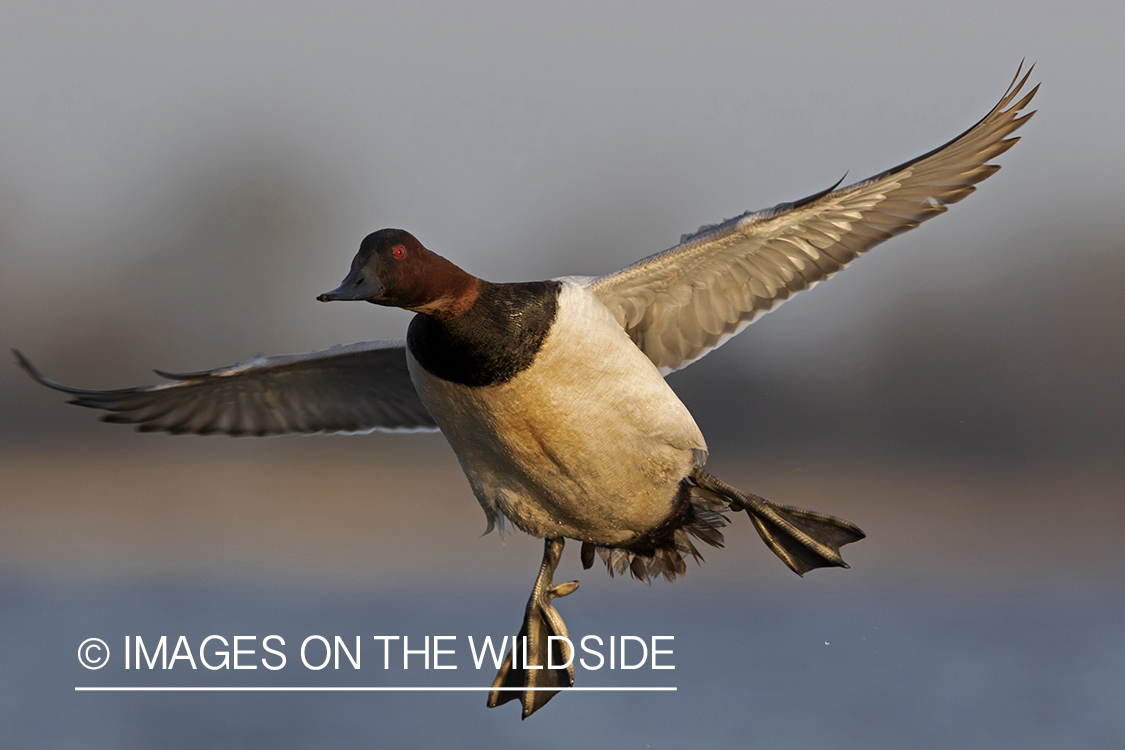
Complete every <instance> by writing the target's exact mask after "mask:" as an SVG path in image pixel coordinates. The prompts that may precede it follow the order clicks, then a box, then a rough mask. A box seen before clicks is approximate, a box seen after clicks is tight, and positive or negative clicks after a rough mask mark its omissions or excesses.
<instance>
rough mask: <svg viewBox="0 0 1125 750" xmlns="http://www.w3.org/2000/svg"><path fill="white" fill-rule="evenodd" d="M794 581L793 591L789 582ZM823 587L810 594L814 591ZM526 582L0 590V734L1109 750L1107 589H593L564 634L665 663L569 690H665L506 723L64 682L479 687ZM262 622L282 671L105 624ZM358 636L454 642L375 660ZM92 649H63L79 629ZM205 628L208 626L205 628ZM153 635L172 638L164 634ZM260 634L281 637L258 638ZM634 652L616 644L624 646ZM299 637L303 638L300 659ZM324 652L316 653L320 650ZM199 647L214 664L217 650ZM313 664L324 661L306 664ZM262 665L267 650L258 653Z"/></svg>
mask: <svg viewBox="0 0 1125 750" xmlns="http://www.w3.org/2000/svg"><path fill="white" fill-rule="evenodd" d="M790 592H791V593H790ZM818 592H819V590H818ZM526 593H527V592H526V591H523V590H515V589H512V588H510V587H507V586H505V587H494V588H482V589H481V590H480V592H478V593H471V592H467V591H464V590H459V591H444V590H432V589H430V590H426V591H424V593H421V594H420V593H413V592H410V591H406V590H401V589H367V590H361V591H342V590H340V591H329V592H324V591H316V590H311V589H309V588H307V587H301V588H297V589H290V588H286V587H281V586H277V585H273V586H265V585H263V586H253V585H249V584H238V585H230V586H218V585H202V584H195V585H193V584H183V583H180V584H161V585H157V584H155V583H148V584H130V585H124V584H121V585H94V586H85V587H80V586H77V585H75V584H60V583H48V584H45V583H41V582H36V583H34V584H33V583H28V582H8V583H6V584H3V585H0V599H2V600H3V602H4V605H3V612H4V615H3V618H2V620H0V644H2V650H0V746H2V747H13V748H15V747H18V748H39V747H43V748H48V747H49V748H85V749H97V748H107V749H109V748H113V749H114V750H123V749H128V748H156V747H159V748H200V747H206V748H227V747H230V748H235V747H238V748H242V747H268V748H307V747H333V748H353V747H355V748H359V747H363V748H370V747H385V746H392V747H437V746H451V747H469V748H477V747H479V748H495V747H508V746H518V747H531V748H536V747H543V748H551V747H560V748H562V747H565V748H574V747H588V746H594V747H607V746H621V747H640V748H644V747H654V748H662V747H738V748H747V747H749V748H787V749H794V750H797V749H801V748H827V747H831V748H853V747H854V748H884V747H886V748H912V749H919V750H921V749H924V748H992V749H995V748H1020V749H1021V750H1032V749H1034V748H1044V749H1050V750H1058V749H1059V748H1083V749H1086V750H1088V749H1093V748H1121V747H1125V591H1122V590H1121V589H1120V587H1110V586H1108V585H1107V586H1102V587H1101V588H1099V587H1097V586H1094V587H1091V588H1087V589H1083V590H1078V591H1076V590H1074V588H1073V587H1072V586H1063V585H1061V584H1059V585H1047V584H1045V585H1044V586H1043V587H1042V588H1040V589H1037V590H1028V589H1027V588H1026V587H1025V588H1024V589H1023V590H1022V591H1021V592H1019V593H1011V592H1004V591H1002V590H997V591H992V592H980V591H978V592H976V593H972V594H964V593H955V592H948V591H946V592H935V591H928V592H925V593H919V591H918V590H909V589H908V587H906V586H902V587H901V590H895V589H894V588H880V589H879V590H871V591H859V592H857V591H855V590H849V591H847V592H835V593H832V594H822V593H816V594H815V595H813V596H809V595H808V594H807V590H806V589H801V588H799V587H796V586H794V587H792V588H791V589H789V590H786V591H785V593H777V592H775V591H756V590H754V589H752V588H746V589H742V590H738V591H733V592H729V595H728V594H724V593H723V592H722V591H720V590H716V589H709V590H701V589H700V588H698V587H694V588H693V587H691V586H687V585H684V584H677V585H676V586H665V587H659V586H653V587H644V586H638V585H636V584H632V585H617V582H607V585H602V586H592V587H588V588H587V589H583V590H580V591H579V592H578V593H577V594H575V595H574V596H572V597H569V598H567V599H564V600H560V601H559V609H560V611H561V612H562V613H563V616H564V617H565V619H566V621H567V624H568V626H569V628H570V632H571V634H572V635H574V636H578V637H580V636H582V635H586V634H597V635H600V636H610V635H616V636H620V635H636V636H639V637H644V638H646V639H647V638H649V637H651V636H653V635H672V636H674V637H675V639H674V641H671V642H662V643H667V644H670V646H671V648H672V650H673V654H672V655H670V656H667V657H664V656H662V657H661V658H662V659H665V660H666V661H667V662H669V663H672V664H674V665H675V667H676V669H675V670H651V669H648V668H642V669H637V670H631V671H622V670H614V671H610V670H608V669H603V670H600V671H589V670H582V669H580V670H579V672H578V684H579V685H587V686H593V685H633V686H636V685H665V686H676V687H677V688H678V690H677V692H674V693H570V694H564V695H559V696H556V697H555V698H554V700H553V701H552V702H551V703H550V704H549V705H548V706H547V707H546V708H544V709H543V710H541V711H540V712H539V713H538V714H536V715H534V716H532V717H531V718H530V719H528V720H527V721H524V722H521V721H520V720H519V717H518V710H517V708H516V706H515V705H512V704H509V705H506V706H502V707H500V708H497V709H487V708H485V706H484V702H485V695H484V694H483V693H317V694H309V693H299V694H294V693H206V694H201V693H191V694H185V693H80V692H75V691H74V687H75V686H79V685H86V686H94V685H199V686H202V685H225V686H234V685H422V686H434V685H487V684H489V683H490V682H491V679H492V676H493V673H494V670H493V669H492V667H491V665H488V666H486V667H485V668H483V669H481V670H480V671H477V670H476V669H475V668H474V667H473V664H472V659H471V658H470V655H469V653H468V646H467V636H468V635H473V636H475V637H477V638H478V639H479V638H480V637H481V636H484V635H492V636H494V637H497V638H499V637H502V636H504V635H510V634H512V633H514V632H515V631H516V629H518V626H519V618H520V616H521V614H522V606H523V601H524V597H525V596H526ZM138 634H139V635H141V636H142V637H143V638H145V639H146V642H147V643H148V644H149V645H152V644H155V642H156V639H157V638H158V637H159V636H160V635H168V636H170V637H171V638H172V640H173V641H174V640H175V639H176V638H177V637H178V636H179V635H185V636H186V640H187V643H188V645H190V646H191V647H192V648H193V649H194V651H193V657H195V658H198V650H197V649H198V645H199V644H200V643H201V641H202V640H203V638H205V637H206V636H208V635H211V634H218V635H223V636H224V637H226V638H227V639H228V642H229V640H230V639H231V638H233V636H235V635H254V636H257V640H255V641H243V642H242V643H243V645H244V647H254V646H256V647H257V650H256V651H255V653H254V654H252V655H251V656H250V657H249V658H244V660H243V662H242V663H247V662H249V663H259V664H260V659H261V658H262V657H263V656H265V655H266V654H265V653H264V652H263V651H262V650H261V647H260V643H261V639H262V638H263V637H264V636H266V635H269V634H278V635H281V636H282V637H283V638H284V639H285V642H286V647H285V648H284V649H283V651H285V652H286V654H287V659H288V661H287V664H286V666H285V668H284V669H281V670H277V671H269V670H266V669H264V668H262V667H259V668H258V669H257V670H238V671H235V670H232V669H226V670H217V671H210V670H206V669H204V668H203V667H202V666H199V668H198V669H197V670H194V671H193V670H191V668H190V666H189V664H188V662H187V661H186V660H183V659H181V660H180V661H178V662H177V663H176V665H175V666H174V667H173V669H171V670H168V671H164V670H160V669H157V670H155V671H150V670H147V669H143V670H140V671H137V670H130V671H126V670H125V669H124V665H123V663H122V659H123V653H122V652H123V650H124V649H123V644H124V638H125V636H127V635H130V636H133V635H138ZM311 634H320V635H324V636H327V637H328V638H329V639H331V638H332V636H334V635H342V636H346V639H345V640H346V641H347V642H348V643H349V644H350V643H353V642H354V636H356V635H361V636H362V637H363V641H362V663H361V669H360V670H359V671H356V670H355V669H353V668H351V666H350V664H346V663H345V664H344V665H343V668H342V669H341V670H339V671H335V670H333V669H331V667H329V668H326V669H325V670H323V671H313V670H309V669H306V668H304V667H303V666H302V665H301V664H300V662H299V643H300V641H301V640H302V639H303V638H304V637H305V636H308V635H311ZM373 635H408V636H410V638H411V648H415V647H416V644H417V643H418V642H419V641H420V640H421V639H422V637H423V636H425V635H431V636H432V635H456V636H458V638H457V640H456V641H452V642H446V645H445V646H444V647H446V648H449V647H452V648H453V650H454V655H453V656H449V655H445V656H443V657H442V658H443V659H445V660H446V663H451V664H456V665H457V667H458V668H457V669H455V670H442V671H440V672H439V671H435V670H429V671H426V670H425V669H423V668H422V663H421V660H422V657H420V656H418V657H412V659H413V666H412V668H410V669H408V670H405V671H404V670H402V669H401V651H400V650H397V649H392V652H391V653H392V655H393V658H392V659H391V661H392V668H391V669H390V670H386V671H384V670H383V652H382V647H381V646H377V644H376V643H375V642H374V641H373V640H372V639H371V636H373ZM91 636H98V637H101V638H103V639H104V640H105V641H106V642H107V645H109V647H110V650H111V655H110V663H109V664H108V666H106V667H105V668H104V669H101V670H98V671H89V670H86V669H84V668H83V667H81V666H80V665H79V663H78V660H77V654H76V650H77V648H78V644H79V643H80V642H81V641H83V640H84V639H85V638H88V637H91ZM213 644H214V642H213ZM169 645H172V644H169ZM274 645H277V642H276V641H275V642H274ZM631 645H633V644H631ZM312 653H313V651H310V654H312ZM320 653H321V654H323V651H322V652H320ZM634 653H635V652H634ZM210 658H212V662H213V663H214V662H215V661H217V659H216V658H215V657H210ZM313 661H319V658H316V659H313ZM275 663H276V662H275Z"/></svg>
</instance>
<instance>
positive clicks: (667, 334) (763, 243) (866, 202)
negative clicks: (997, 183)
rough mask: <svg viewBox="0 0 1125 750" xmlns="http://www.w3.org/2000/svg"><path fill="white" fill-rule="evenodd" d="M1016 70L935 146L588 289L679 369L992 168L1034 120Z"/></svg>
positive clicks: (937, 208) (694, 238)
mask: <svg viewBox="0 0 1125 750" xmlns="http://www.w3.org/2000/svg"><path fill="white" fill-rule="evenodd" d="M1022 67H1023V66H1022V65H1021V66H1020V71H1017V73H1016V76H1015V78H1014V79H1013V81H1012V85H1011V86H1009V88H1008V91H1007V92H1006V93H1005V94H1004V97H1003V98H1002V99H1001V100H1000V102H999V103H998V104H997V105H996V106H995V107H994V108H993V109H992V111H991V112H989V113H988V114H987V115H986V116H985V117H984V118H983V119H982V120H981V121H980V122H978V123H977V124H976V125H974V126H973V127H971V128H969V129H968V130H967V131H965V132H964V133H962V134H961V135H960V136H958V137H957V138H955V139H953V140H952V141H950V142H949V143H947V144H945V145H944V146H941V147H939V148H937V149H934V150H933V151H931V152H929V153H927V154H924V155H922V156H920V157H918V158H917V159H913V160H911V161H909V162H906V163H905V164H900V165H899V166H897V167H895V168H893V169H890V170H887V171H886V172H883V173H882V174H879V175H876V176H875V177H872V178H870V179H867V180H863V181H862V182H857V183H855V184H853V185H849V186H847V187H844V188H840V189H839V190H837V189H835V187H836V186H833V187H832V188H829V189H828V190H825V191H822V192H820V193H817V194H815V195H811V196H809V197H808V198H804V199H802V200H800V201H796V202H794V203H783V204H780V205H778V206H774V207H773V208H769V209H766V210H764V211H758V212H747V213H745V214H743V215H741V216H736V217H735V218H733V219H728V220H727V221H724V222H722V223H720V224H716V225H713V226H707V227H703V228H701V229H700V230H699V231H698V232H696V233H694V234H691V235H685V236H684V237H683V238H682V240H681V242H680V244H679V245H677V246H676V247H673V248H672V249H670V250H666V251H665V252H662V253H657V254H656V255H652V256H649V257H648V258H645V259H644V260H641V261H640V262H638V263H635V264H633V265H631V266H629V267H627V268H624V269H622V270H621V271H618V272H616V273H612V274H609V275H606V276H603V277H601V278H598V279H595V280H593V281H592V282H591V289H592V290H593V291H594V293H595V294H597V295H598V297H599V299H601V300H602V302H603V303H605V305H606V306H607V307H608V308H609V309H610V311H611V312H613V314H614V316H615V317H616V318H617V320H618V321H619V322H620V323H621V325H622V326H623V327H624V328H625V330H626V331H627V332H628V333H629V335H630V336H631V337H632V339H633V341H634V342H636V344H637V346H639V347H640V348H641V349H642V350H643V351H644V352H645V354H647V355H648V357H649V359H651V360H652V361H653V363H655V364H656V366H657V367H659V368H660V370H661V371H662V372H664V373H665V374H667V373H669V372H672V371H674V370H678V369H680V368H681V367H684V366H686V365H688V364H690V363H691V362H693V361H695V360H696V359H698V358H700V357H702V356H703V355H704V354H706V353H707V352H709V351H711V350H712V349H714V348H716V347H718V346H720V345H722V344H723V343H724V342H725V341H726V340H727V339H728V338H730V337H731V336H733V335H734V334H736V333H738V332H739V331H740V330H742V329H743V328H744V327H746V326H747V325H749V324H750V323H751V322H752V321H753V320H754V319H755V318H757V317H758V316H760V315H762V314H763V313H765V312H768V311H769V310H771V309H772V308H774V307H776V306H777V305H778V304H780V303H781V302H783V301H785V300H786V299H788V298H789V297H790V296H791V295H793V294H794V293H795V292H799V291H801V290H802V289H807V288H809V287H812V286H813V285H815V284H816V283H817V282H819V281H821V280H822V279H826V278H828V277H829V276H831V275H832V274H834V273H836V272H837V271H839V270H840V269H841V268H843V267H844V266H846V265H847V264H848V263H850V262H851V261H852V260H854V259H855V258H856V257H857V256H858V255H860V254H861V253H863V252H866V251H867V250H869V249H870V248H872V247H874V246H875V245H877V244H879V243H880V242H884V241H886V240H888V239H890V238H891V237H894V236H895V235H897V234H901V233H902V232H905V231H907V230H910V229H913V228H914V227H916V226H918V225H919V224H921V223H922V222H923V221H926V220H927V219H931V218H933V217H934V216H937V215H938V214H941V213H944V212H945V211H946V206H947V205H949V204H951V203H956V202H957V201H959V200H962V199H963V198H965V197H966V196H968V195H969V194H970V193H972V192H973V191H974V190H975V189H976V188H975V185H976V183H978V182H980V181H982V180H984V179H986V178H987V177H989V176H990V175H992V174H994V173H995V172H996V171H997V170H998V169H1000V167H999V166H998V165H995V164H988V163H987V162H988V161H989V160H990V159H992V158H994V157H996V156H998V155H1000V154H1002V153H1004V152H1005V151H1007V150H1008V149H1009V148H1011V147H1012V145H1013V144H1014V143H1015V142H1016V141H1017V140H1019V139H1018V138H1008V137H1007V136H1008V135H1009V134H1010V133H1011V132H1012V131H1014V130H1015V129H1016V128H1018V127H1020V126H1021V125H1022V124H1023V123H1024V122H1025V121H1026V120H1027V119H1028V118H1029V117H1031V115H1032V114H1034V112H1029V113H1026V114H1022V115H1021V114H1020V113H1021V111H1022V110H1023V109H1025V108H1026V107H1027V105H1028V103H1029V102H1030V101H1031V98H1032V97H1033V96H1035V92H1036V91H1038V89H1039V87H1038V86H1035V87H1034V88H1033V89H1032V90H1031V91H1030V92H1029V93H1028V94H1027V95H1026V96H1024V97H1023V98H1022V99H1020V100H1019V101H1018V102H1016V103H1015V104H1012V102H1013V101H1014V100H1015V98H1016V96H1017V95H1018V94H1019V92H1020V90H1021V89H1022V88H1023V86H1024V84H1025V83H1026V82H1027V79H1028V77H1029V76H1030V75H1031V69H1030V68H1029V69H1028V71H1027V73H1026V74H1025V75H1024V76H1023V78H1022V79H1021V78H1020V73H1021V72H1022ZM1033 67H1034V66H1033Z"/></svg>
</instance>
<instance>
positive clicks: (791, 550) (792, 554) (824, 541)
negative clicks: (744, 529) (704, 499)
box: [691, 466, 867, 576]
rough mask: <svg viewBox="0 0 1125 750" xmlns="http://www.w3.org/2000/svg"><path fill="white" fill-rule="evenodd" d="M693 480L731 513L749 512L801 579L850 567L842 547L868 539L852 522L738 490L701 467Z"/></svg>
mask: <svg viewBox="0 0 1125 750" xmlns="http://www.w3.org/2000/svg"><path fill="white" fill-rule="evenodd" d="M691 480H692V482H693V483H694V485H695V490H696V492H699V493H702V494H711V495H714V496H716V497H717V498H719V499H721V500H725V501H726V502H728V503H729V504H730V508H731V509H732V510H744V511H746V515H748V516H750V521H751V522H753V524H754V528H755V529H757V530H758V534H759V535H760V536H761V537H762V541H764V542H765V543H766V544H767V545H768V546H769V548H770V549H771V550H773V552H774V554H775V555H777V556H778V557H780V558H781V561H782V562H784V563H785V564H786V565H788V566H789V568H790V570H792V571H793V572H794V573H796V574H797V575H799V576H803V575H804V574H805V573H807V572H808V571H810V570H812V569H813V568H828V567H832V566H836V567H840V568H846V567H848V564H847V563H846V562H844V558H842V557H840V547H843V546H844V545H845V544H850V543H852V542H858V541H859V540H860V539H863V538H864V537H866V536H867V535H866V534H864V533H863V531H862V530H861V529H860V528H859V527H858V526H856V525H855V524H854V523H852V522H851V521H845V520H844V519H842V518H836V517H835V516H830V515H828V514H826V513H817V512H816V511H811V510H804V509H802V508H794V507H793V506H791V505H781V504H779V503H774V502H771V501H769V500H766V499H765V498H764V497H758V496H757V495H753V494H750V493H748V492H742V491H741V490H737V489H735V488H734V487H731V486H730V485H729V484H727V483H726V482H724V481H722V480H721V479H718V478H716V477H714V476H712V475H711V474H708V473H707V472H706V471H704V470H703V468H702V467H700V466H696V467H695V469H694V470H693V471H692V474H691Z"/></svg>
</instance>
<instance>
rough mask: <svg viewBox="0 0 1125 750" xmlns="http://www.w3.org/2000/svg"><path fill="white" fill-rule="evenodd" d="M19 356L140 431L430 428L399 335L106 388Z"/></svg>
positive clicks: (84, 402)
mask: <svg viewBox="0 0 1125 750" xmlns="http://www.w3.org/2000/svg"><path fill="white" fill-rule="evenodd" d="M16 356H17V357H18V358H19V361H20V364H21V365H22V366H23V368H24V369H25V370H27V371H28V372H29V373H30V374H31V375H32V377H34V378H35V379H36V380H38V381H39V382H40V383H42V384H43V385H46V386H48V387H50V388H54V389H55V390H58V391H62V392H63V393H67V394H70V395H71V396H74V398H73V399H72V400H71V402H70V403H72V404H78V405H79V406H88V407H91V408H95V409H105V410H106V411H108V412H109V414H107V415H105V416H104V417H103V418H102V419H103V420H104V421H106V422H119V423H126V424H136V425H137V429H138V430H140V431H142V432H171V433H175V434H185V433H193V434H197V435H212V434H226V435H232V436H236V437H237V436H242V435H257V436H263V435H280V434H283V433H291V432H301V433H318V432H322V433H323V432H345V433H347V432H371V431H373V430H381V431H416V430H427V431H429V430H436V429H437V425H436V424H434V421H433V419H432V418H431V417H430V414H429V412H428V411H426V407H425V406H423V405H422V402H421V401H420V400H419V399H418V394H417V393H416V392H415V390H414V384H413V383H412V382H411V381H410V374H409V372H408V371H407V368H406V350H405V345H404V342H402V341H373V342H365V343H360V344H351V345H348V346H336V347H333V348H331V349H327V350H325V351H321V352H310V353H308V354H284V355H278V356H272V357H256V358H254V359H251V360H248V361H246V362H243V363H241V364H238V365H234V366H232V367H224V368H220V369H217V370H210V371H205V372H195V373H184V374H174V373H165V372H160V371H159V370H158V371H157V374H159V375H161V376H163V377H166V378H169V379H170V380H171V382H167V383H160V384H159V385H152V386H146V387H141V388H124V389H121V390H111V391H89V390H81V389H77V388H68V387H66V386H63V385H59V384H58V383H55V382H53V381H51V380H48V379H47V378H45V377H43V375H42V374H40V373H39V371H38V370H37V369H35V367H34V366H33V365H32V364H31V363H30V362H29V361H28V360H27V358H25V357H24V356H23V355H22V354H20V353H19V352H16Z"/></svg>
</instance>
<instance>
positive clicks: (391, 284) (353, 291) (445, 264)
mask: <svg viewBox="0 0 1125 750" xmlns="http://www.w3.org/2000/svg"><path fill="white" fill-rule="evenodd" d="M480 283H481V282H480V279H478V278H477V277H475V276H473V275H472V274H469V273H466V272H465V271H463V270H461V269H460V268H458V267H457V266H455V265H454V264H453V263H450V262H449V261H448V260H446V259H445V258H443V257H441V256H440V255H438V254H437V253H434V252H431V251H430V250H427V249H426V247H425V246H424V245H423V244H422V243H421V242H419V241H418V240H417V239H416V238H415V237H414V235H412V234H410V232H406V231H403V230H402V229H380V230H379V231H378V232H372V233H371V234H369V235H367V237H365V238H364V240H363V242H362V243H360V246H359V252H358V253H356V256H355V258H353V259H352V267H351V270H350V271H349V272H348V275H347V276H345V277H344V281H343V282H342V283H341V284H340V286H338V287H336V288H335V289H333V290H332V291H331V292H325V293H324V294H322V295H320V296H319V297H317V299H318V300H320V301H321V302H333V301H337V300H342V301H356V302H359V301H362V302H371V303H373V304H376V305H386V306H389V307H401V308H403V309H405V310H413V311H415V312H420V313H425V314H427V315H432V316H435V317H453V316H457V315H460V314H461V313H463V312H464V311H465V310H468V309H469V308H470V307H472V306H473V302H475V301H476V298H477V295H478V294H479V293H480Z"/></svg>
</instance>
